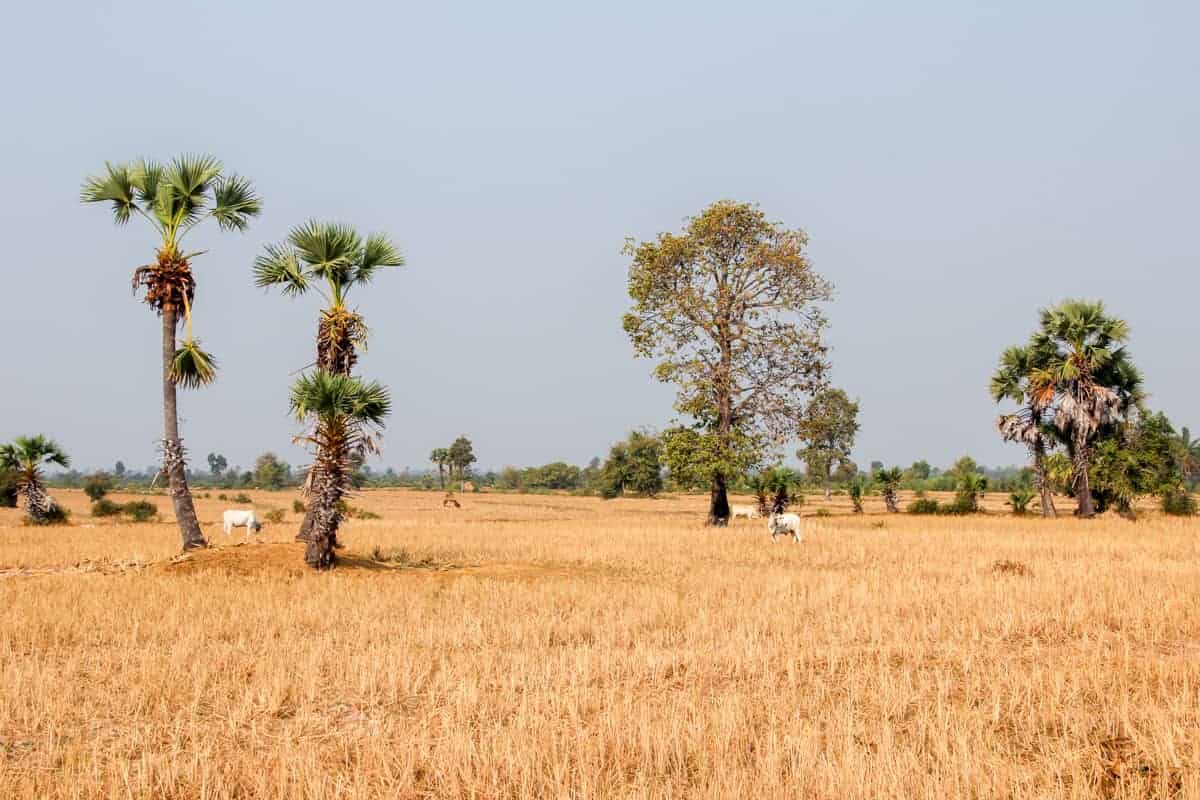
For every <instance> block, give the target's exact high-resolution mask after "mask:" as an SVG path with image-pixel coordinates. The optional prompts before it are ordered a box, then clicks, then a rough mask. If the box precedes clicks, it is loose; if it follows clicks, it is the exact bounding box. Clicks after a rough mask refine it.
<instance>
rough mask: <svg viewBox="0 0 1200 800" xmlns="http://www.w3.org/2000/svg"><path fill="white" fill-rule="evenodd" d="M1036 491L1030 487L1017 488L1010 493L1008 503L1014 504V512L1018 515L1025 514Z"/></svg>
mask: <svg viewBox="0 0 1200 800" xmlns="http://www.w3.org/2000/svg"><path fill="white" fill-rule="evenodd" d="M1033 496H1034V491H1033V489H1030V488H1028V487H1021V488H1020V489H1015V490H1013V491H1011V492H1009V494H1008V504H1009V505H1010V506H1012V510H1013V513H1014V514H1016V515H1017V516H1018V517H1020V516H1024V514H1025V512H1026V511H1028V510H1029V502H1030V501H1031V500H1033Z"/></svg>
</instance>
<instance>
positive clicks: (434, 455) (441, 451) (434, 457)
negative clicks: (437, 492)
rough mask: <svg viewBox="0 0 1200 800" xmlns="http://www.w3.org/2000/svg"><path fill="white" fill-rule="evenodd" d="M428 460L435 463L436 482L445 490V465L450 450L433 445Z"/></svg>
mask: <svg viewBox="0 0 1200 800" xmlns="http://www.w3.org/2000/svg"><path fill="white" fill-rule="evenodd" d="M429 460H430V461H432V462H433V463H434V464H436V465H437V468H438V483H439V485H440V486H441V488H442V491H443V492H444V491H446V465H447V464H449V463H450V451H449V450H448V449H447V448H445V447H435V448H434V449H433V451H432V452H431V453H430V454H429Z"/></svg>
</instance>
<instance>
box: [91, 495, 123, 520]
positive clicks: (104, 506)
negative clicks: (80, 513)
mask: <svg viewBox="0 0 1200 800" xmlns="http://www.w3.org/2000/svg"><path fill="white" fill-rule="evenodd" d="M120 513H121V504H120V503H114V502H113V501H112V500H109V499H108V498H107V497H101V498H100V499H99V500H97V501H96V502H94V503H92V516H93V517H115V516H117V515H118V514H120Z"/></svg>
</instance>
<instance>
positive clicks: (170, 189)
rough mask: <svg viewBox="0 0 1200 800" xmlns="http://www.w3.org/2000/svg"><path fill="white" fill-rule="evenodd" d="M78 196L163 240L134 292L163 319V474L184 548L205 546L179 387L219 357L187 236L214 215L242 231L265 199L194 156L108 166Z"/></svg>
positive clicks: (205, 376)
mask: <svg viewBox="0 0 1200 800" xmlns="http://www.w3.org/2000/svg"><path fill="white" fill-rule="evenodd" d="M80 199H81V200H82V201H83V202H85V203H101V202H107V203H110V204H111V206H112V212H113V220H114V221H115V222H116V223H117V224H118V225H124V224H126V223H127V222H129V220H130V219H132V218H133V217H134V216H137V217H140V218H142V219H144V220H145V221H146V222H148V223H149V224H150V226H151V227H152V228H153V229H154V232H155V234H157V236H158V238H159V243H158V249H157V251H156V253H155V260H154V263H152V264H147V265H145V266H142V267H138V268H137V269H136V270H134V273H133V289H134V291H135V292H136V291H137V290H139V289H145V296H144V300H145V302H146V303H147V304H148V305H149V306H150V307H151V308H153V309H154V310H155V311H157V312H158V314H159V315H160V316H161V317H162V371H163V376H162V392H163V443H162V450H163V471H164V472H165V473H166V474H167V476H168V478H169V480H170V483H171V500H172V503H173V505H174V507H175V519H176V520H177V521H178V523H179V533H180V536H181V537H182V539H183V549H184V550H190V549H192V548H194V547H203V546H204V545H205V541H204V535H203V534H202V533H201V532H200V523H199V522H198V521H197V520H196V509H195V506H194V505H193V504H192V494H191V492H190V491H189V489H188V484H187V472H186V465H185V458H186V451H185V449H184V446H183V440H182V439H181V438H180V436H179V411H178V401H177V397H176V391H175V389H176V386H180V385H182V386H183V387H184V388H188V389H194V388H197V387H199V386H204V385H206V384H208V383H211V382H212V381H213V380H214V379H215V378H216V361H215V359H214V358H213V357H212V356H211V355H210V354H209V353H207V352H205V351H204V350H203V349H201V347H200V343H199V342H198V341H196V339H195V338H194V337H193V335H192V302H193V300H194V299H195V291H196V279H195V276H194V275H193V273H192V263H191V262H192V259H194V258H195V257H196V256H198V255H200V253H199V252H192V253H188V252H185V251H184V250H183V240H184V239H185V237H186V236H187V235H188V234H189V233H190V232H191V231H192V230H194V229H195V228H196V227H197V226H198V225H200V224H201V223H202V222H205V221H206V220H209V219H212V220H214V221H215V222H216V223H217V226H218V227H219V228H220V229H221V230H225V231H243V230H245V229H246V227H247V226H248V225H249V224H250V218H251V217H254V216H256V215H257V214H258V213H259V212H260V211H261V209H262V201H261V199H260V198H259V197H258V195H257V194H255V192H254V188H253V187H252V186H251V184H250V181H249V180H247V179H245V178H241V177H238V176H237V175H225V174H224V173H223V172H222V166H221V162H219V161H217V160H216V159H214V158H212V157H211V156H190V155H189V156H180V157H179V158H176V159H175V160H174V161H171V162H170V163H169V164H160V163H157V162H153V161H144V160H143V161H135V162H131V163H128V164H105V172H104V174H102V175H98V176H93V177H89V178H87V179H86V180H85V181H84V183H83V188H82V190H81V191H80ZM181 321H186V322H187V335H186V338H185V340H184V343H183V346H181V347H177V346H176V338H175V334H176V328H177V327H178V326H179V323H180V322H181Z"/></svg>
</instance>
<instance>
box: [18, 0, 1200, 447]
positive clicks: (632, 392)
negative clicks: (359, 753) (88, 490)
mask: <svg viewBox="0 0 1200 800" xmlns="http://www.w3.org/2000/svg"><path fill="white" fill-rule="evenodd" d="M984 5H985V4H978V7H976V8H971V7H969V5H968V4H966V3H961V2H923V1H920V0H914V2H909V3H856V2H845V0H839V2H830V3H778V4H770V3H749V2H744V3H720V4H708V3H701V2H695V0H690V1H689V2H678V3H653V4H652V3H645V2H608V3H603V4H601V3H597V4H593V7H592V8H590V9H584V8H581V7H579V4H573V3H561V2H554V3H550V2H547V3H519V2H518V3H503V4H496V3H480V4H477V5H466V4H453V3H421V4H412V3H388V4H384V3H379V4H374V3H372V4H366V3H358V2H340V3H328V2H323V3H319V4H318V3H308V2H286V3H284V2H263V3H252V2H244V3H230V2H204V3H200V2H195V3H188V2H175V3H168V4H162V3H153V4H151V3H144V2H128V1H126V2H120V3H104V2H93V3H19V4H16V5H14V6H12V7H10V8H9V9H8V10H7V12H6V14H5V23H6V25H5V27H6V36H5V37H4V38H5V42H4V46H3V47H2V48H0V70H2V71H3V74H4V76H5V77H4V90H3V108H4V115H3V116H4V124H3V125H0V145H2V147H0V151H2V152H3V153H4V156H3V159H4V170H3V178H4V182H5V190H6V191H4V192H3V193H2V194H0V225H2V226H3V232H4V241H5V242H6V244H7V247H8V250H7V253H6V255H5V258H4V261H3V266H2V267H0V269H2V270H3V279H4V280H3V283H2V284H0V285H2V286H3V289H2V291H3V312H2V316H0V342H2V343H3V345H2V347H3V354H4V355H3V358H2V359H0V385H2V386H3V391H0V439H4V440H6V439H8V438H9V437H11V436H13V435H16V434H19V433H23V432H38V431H42V432H46V433H49V434H52V435H54V436H55V437H57V438H58V439H59V440H60V441H61V442H62V444H63V445H64V446H65V447H66V448H67V449H68V450H69V451H70V452H71V453H72V454H73V455H74V456H75V458H76V460H77V462H78V463H79V464H80V465H81V466H84V467H90V466H104V465H110V464H111V463H112V461H113V460H114V459H117V458H121V459H124V460H125V461H126V463H128V464H130V465H136V466H139V467H140V466H143V465H146V464H150V463H153V462H154V460H155V441H156V439H157V438H158V437H159V436H160V431H161V427H160V426H161V411H160V399H159V391H158V370H159V365H158V347H159V344H158V342H159V340H158V336H159V333H158V323H157V320H156V319H155V318H154V317H153V315H152V314H151V313H150V311H149V310H148V309H147V308H146V307H145V306H142V305H140V304H139V303H137V302H136V301H135V300H134V299H133V298H132V297H131V295H130V291H129V275H130V272H131V270H132V269H133V268H134V267H135V266H137V265H138V264H141V263H145V262H146V261H147V260H148V259H149V258H150V257H151V255H152V251H153V246H154V239H153V237H152V235H151V232H150V231H149V229H148V228H147V227H144V226H139V225H136V224H131V225H130V226H129V227H127V228H125V229H117V228H115V227H114V226H113V225H112V223H111V221H110V217H109V214H108V211H107V210H105V209H102V208H99V207H96V206H81V205H80V204H79V203H78V201H77V196H78V187H79V183H80V179H81V178H82V177H83V176H84V175H85V174H86V173H89V172H94V171H96V170H98V169H99V168H101V167H102V165H103V163H104V161H105V160H106V159H108V160H124V159H128V158H132V157H137V156H143V155H145V156H152V157H162V158H166V157H170V156H172V155H174V154H176V153H178V152H181V151H203V152H210V153H212V154H214V155H217V156H218V157H220V158H221V159H223V160H224V161H225V163H226V164H227V165H228V166H229V167H230V168H232V169H235V170H237V171H239V172H242V173H244V174H246V175H248V176H250V177H252V178H253V179H254V181H255V182H256V184H257V186H258V188H259V190H260V191H261V193H262V195H263V197H264V199H265V204H266V207H265V212H264V214H263V215H262V216H261V217H260V218H259V219H258V220H257V221H256V222H255V224H254V225H253V227H252V228H251V229H250V231H249V232H247V233H245V234H241V235H224V234H217V233H216V232H215V231H212V232H209V233H208V234H206V235H203V236H201V237H200V238H199V239H197V242H196V243H197V245H202V246H207V247H211V248H212V249H211V252H210V253H209V254H208V255H205V256H203V257H202V258H200V259H199V260H198V261H197V262H196V264H195V267H196V269H197V272H198V278H199V282H200V288H199V293H198V299H197V310H196V325H197V334H198V336H199V338H201V339H202V340H203V341H204V343H205V345H206V346H207V347H208V348H209V349H211V350H212V351H213V352H215V353H216V354H217V356H218V357H219V359H220V362H221V367H222V371H221V378H220V381H219V383H218V384H217V385H215V386H213V387H211V388H209V389H206V390H203V391H200V392H191V393H187V394H186V395H184V397H183V400H182V403H181V409H182V415H183V425H184V435H185V438H186V440H187V443H188V445H189V447H190V448H191V451H192V453H193V456H194V459H193V460H194V462H195V463H197V465H198V466H203V457H204V455H205V454H206V453H207V452H209V451H210V450H218V451H221V452H223V453H225V455H226V456H227V457H228V458H229V460H230V463H231V464H233V463H238V464H241V465H243V466H246V465H248V464H250V463H251V462H252V460H253V458H254V456H255V455H256V454H258V453H260V452H262V451H264V450H267V449H272V450H275V451H277V452H280V453H281V454H282V455H284V457H285V458H287V459H289V460H291V461H292V462H293V463H298V462H301V461H303V456H302V454H301V453H300V451H298V450H297V449H295V448H293V446H292V445H291V444H290V439H291V436H292V435H293V434H294V433H296V427H295V425H294V424H292V423H291V422H290V421H289V420H288V419H287V418H286V417H285V411H286V406H287V399H286V398H287V386H288V384H289V382H290V379H291V378H290V373H291V371H293V370H295V369H297V368H299V367H302V366H303V365H305V364H307V363H308V362H309V361H310V360H311V353H312V349H313V332H314V327H315V320H316V298H307V299H302V300H299V301H289V300H285V299H283V298H281V297H280V296H278V295H277V294H270V295H268V294H265V293H264V292H262V291H259V290H257V289H255V288H254V287H253V285H252V282H251V276H250V264H251V262H252V260H253V258H254V256H255V254H256V253H257V252H258V251H259V249H260V248H261V246H262V245H263V243H265V242H269V241H275V240H278V239H280V238H282V237H283V236H284V235H285V234H286V232H287V230H288V228H289V227H290V226H292V225H294V224H296V223H297V222H300V221H302V220H304V219H306V218H308V217H317V218H323V219H325V218H328V219H336V220H344V221H349V222H352V223H354V224H356V225H358V226H359V227H361V228H362V229H364V230H383V231H387V232H388V233H390V234H392V235H393V236H394V237H395V239H396V240H398V241H399V242H400V243H401V244H402V246H403V248H404V250H405V252H406V254H407V257H408V260H409V265H408V266H407V267H406V268H404V269H403V270H401V271H396V272H394V273H392V274H386V275H384V276H382V277H380V279H379V280H378V282H377V284H376V285H375V287H374V288H373V289H372V291H371V292H370V293H364V294H361V295H359V300H360V302H361V310H362V311H363V312H364V313H365V315H366V318H367V320H368V321H369V323H370V325H371V328H372V330H373V334H374V336H373V339H372V342H371V347H370V352H369V353H368V355H367V356H366V357H365V358H364V359H363V361H362V371H363V373H364V374H365V375H367V376H369V377H372V378H378V379H380V380H382V381H384V382H386V383H387V384H388V385H389V386H391V388H392V391H393V393H394V397H395V407H396V413H395V415H394V417H393V418H392V421H391V424H390V426H389V428H388V433H387V437H386V439H385V454H384V458H383V459H382V461H381V462H379V466H384V465H394V466H397V467H403V466H405V465H410V466H422V465H424V464H425V457H426V456H427V454H428V453H429V450H430V449H431V448H433V447H435V446H438V445H442V444H445V443H448V442H449V441H450V440H451V439H452V438H453V437H454V436H456V435H458V434H459V433H466V434H468V435H469V436H471V438H472V439H474V441H475V443H476V450H477V452H478V454H479V456H480V462H481V464H482V465H485V466H501V465H504V464H508V463H513V464H530V463H541V462H545V461H549V460H553V459H566V460H568V461H574V462H577V463H582V462H585V461H586V460H587V459H588V458H590V457H591V456H593V455H598V454H602V453H604V452H606V451H607V447H608V445H609V444H610V443H611V442H612V441H613V440H614V439H616V438H618V437H620V436H621V435H623V434H624V433H625V432H626V431H627V430H628V429H630V428H632V427H637V426H654V427H661V426H663V425H665V424H667V423H668V422H669V421H670V419H671V417H672V413H673V412H672V409H671V402H672V398H673V393H672V391H671V389H670V388H668V387H665V386H661V385H658V384H655V383H654V382H653V381H652V380H651V379H650V369H651V365H650V364H649V363H648V362H645V361H638V360H635V359H634V358H633V357H632V354H631V350H630V347H629V344H628V342H627V341H626V339H625V337H624V334H623V333H622V332H621V329H620V316H621V314H622V313H623V311H624V310H625V308H626V306H627V297H626V295H625V276H626V268H627V262H626V260H625V259H624V258H623V257H622V255H621V253H620V248H621V244H622V240H623V238H624V237H625V236H626V235H633V236H636V237H639V238H643V237H649V236H652V235H654V234H655V233H656V232H657V231H660V230H667V229H671V230H674V229H677V228H678V227H679V226H680V224H681V222H682V219H683V218H684V217H685V216H687V215H689V214H692V213H695V212H697V211H699V210H700V209H701V208H703V207H704V206H705V205H707V204H708V203H710V202H712V201H713V200H716V199H719V198H734V199H738V200H751V201H756V202H758V203H760V204H761V206H762V208H763V210H764V211H765V212H766V213H767V214H768V215H769V216H770V217H772V218H774V219H778V220H781V221H783V222H785V223H787V224H788V225H791V226H796V227H803V228H805V229H806V230H807V231H808V233H809V235H810V237H811V255H812V258H813V260H814V262H815V264H816V266H817V267H818V269H819V270H820V271H821V272H822V273H824V274H825V275H826V276H827V277H828V278H830V279H831V280H832V281H833V282H834V283H835V284H836V286H837V297H836V300H835V302H834V303H833V304H832V305H831V306H830V308H829V317H830V319H831V322H832V327H831V329H830V332H829V340H830V342H831V344H832V345H833V361H834V365H835V373H834V380H835V382H836V383H837V384H838V385H840V386H842V387H844V388H845V389H846V390H847V391H848V392H850V394H851V395H852V396H857V397H858V398H860V399H861V401H862V416H861V421H862V432H861V434H860V437H859V443H858V447H857V448H856V455H857V457H858V459H859V461H860V463H862V464H865V463H866V462H868V461H870V460H872V459H882V460H885V461H888V462H902V463H909V462H911V461H912V460H914V459H916V458H922V457H923V458H927V459H929V460H931V461H933V462H934V463H939V464H944V463H946V462H948V461H950V460H951V459H952V458H954V457H956V456H958V455H960V454H962V453H965V452H969V453H971V454H973V455H975V456H976V457H977V458H979V459H980V460H982V461H984V462H985V463H990V464H997V463H1013V462H1017V461H1021V460H1022V459H1023V453H1022V451H1021V450H1020V449H1019V448H1015V447H1013V446H1009V445H1004V444H1003V443H1001V442H1000V440H999V438H998V437H997V436H996V434H995V433H994V427H993V420H994V416H995V414H996V409H995V407H994V406H993V404H992V403H991V402H990V400H989V398H988V396H987V391H986V384H987V378H988V376H989V374H990V372H991V370H992V368H993V366H994V363H995V360H996V357H997V355H998V353H999V352H1000V350H1001V349H1002V348H1003V347H1004V346H1006V345H1008V344H1012V343H1016V342H1019V341H1021V340H1023V339H1024V338H1025V336H1026V335H1027V334H1028V332H1029V331H1030V329H1031V327H1032V326H1033V324H1034V322H1035V313H1036V310H1037V308H1038V307H1039V306H1041V305H1045V304H1048V303H1051V302H1054V301H1057V300H1059V299H1062V298H1064V297H1066V296H1074V295H1080V296H1087V297H1099V298H1103V299H1104V300H1106V301H1107V302H1108V303H1109V305H1110V307H1111V310H1112V311H1113V312H1114V313H1116V314H1119V315H1121V316H1123V317H1124V318H1126V319H1127V320H1128V321H1129V322H1130V323H1131V325H1132V328H1133V339H1132V350H1133V353H1134V356H1135V357H1136V360H1137V362H1138V363H1139V364H1140V365H1141V366H1142V367H1143V368H1144V371H1145V373H1146V383H1147V387H1148V389H1149V391H1150V392H1151V394H1152V396H1153V397H1152V402H1153V404H1154V405H1155V406H1157V407H1159V408H1162V409H1163V410H1165V411H1167V413H1168V414H1169V415H1170V416H1171V417H1172V418H1173V419H1175V420H1177V422H1181V423H1184V424H1187V423H1190V424H1191V425H1192V427H1193V428H1196V427H1200V413H1198V412H1197V408H1196V402H1195V398H1196V396H1197V389H1200V378H1198V377H1197V370H1196V366H1195V346H1196V335H1195V334H1196V331H1197V327H1198V326H1197V314H1196V304H1197V299H1198V298H1200V291H1198V290H1200V272H1198V271H1197V269H1196V260H1197V258H1196V245H1195V241H1196V236H1195V232H1196V226H1197V222H1196V219H1197V217H1196V215H1197V187H1198V185H1200V155H1197V142H1200V100H1198V87H1200V48H1197V47H1196V43H1195V42H1196V31H1197V30H1198V29H1200V6H1197V5H1196V4H1195V3H1187V2H1179V3H1158V2H1128V3H1105V2H1095V1H1094V0H1093V1H1092V2H1082V1H1081V2H1059V3H1045V2H1037V3H1034V2H1010V3H1003V4H986V5H989V6H996V8H985V7H984Z"/></svg>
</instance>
